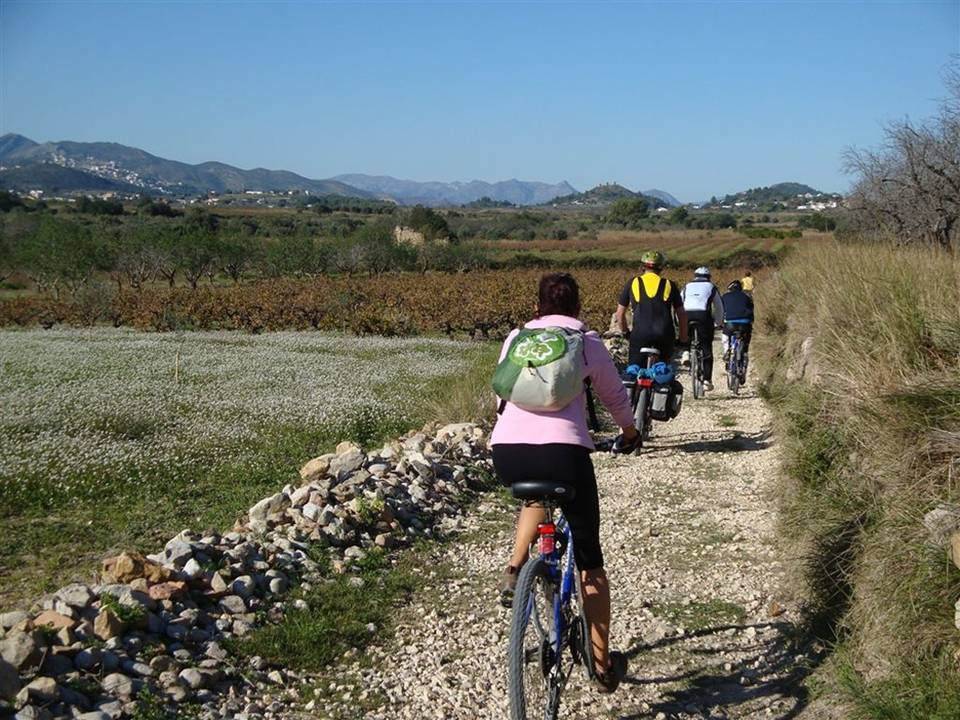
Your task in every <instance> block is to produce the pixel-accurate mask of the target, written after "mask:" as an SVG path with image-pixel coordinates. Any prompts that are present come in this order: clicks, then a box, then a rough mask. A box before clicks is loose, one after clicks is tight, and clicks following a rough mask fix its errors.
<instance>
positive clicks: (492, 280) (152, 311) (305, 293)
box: [0, 263, 765, 337]
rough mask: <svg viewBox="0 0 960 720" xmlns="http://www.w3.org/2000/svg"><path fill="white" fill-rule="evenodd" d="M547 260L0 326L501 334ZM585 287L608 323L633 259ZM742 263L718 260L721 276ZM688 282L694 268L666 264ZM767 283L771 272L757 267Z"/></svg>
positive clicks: (28, 317) (33, 308)
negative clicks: (538, 264)
mask: <svg viewBox="0 0 960 720" xmlns="http://www.w3.org/2000/svg"><path fill="white" fill-rule="evenodd" d="M543 272H544V270H543V269H532V268H531V269H525V270H519V269H515V270H498V271H488V270H484V271H476V272H471V273H424V274H420V273H391V274H384V275H379V276H357V277H330V276H320V277H316V278H310V279H300V280H296V279H284V280H263V281H257V282H248V283H242V284H240V285H236V286H233V287H219V286H212V287H211V286H207V285H204V286H200V287H199V288H197V289H196V290H191V289H189V288H175V289H172V290H171V289H166V288H154V289H149V290H148V289H144V290H142V291H140V292H133V291H124V292H122V293H114V294H112V295H111V296H110V297H109V298H101V299H99V300H97V301H96V302H93V303H91V302H88V299H87V298H86V297H85V296H83V295H81V296H80V297H79V298H77V299H75V298H71V297H69V296H66V295H65V296H63V298H62V299H61V300H55V299H54V298H52V297H49V296H34V297H29V298H16V299H11V300H7V301H4V302H0V326H25V327H31V326H37V325H41V326H44V327H53V326H57V325H61V324H65V325H91V324H97V323H101V324H102V323H109V324H111V325H115V326H132V327H136V328H142V329H153V330H161V331H167V330H193V329H201V330H213V329H228V330H246V331H250V332H260V331H269V330H282V329H298V330H303V329H317V330H339V331H349V332H353V333H355V334H358V335H372V334H379V335H399V336H406V335H418V334H425V335H431V334H446V335H449V336H460V337H462V336H464V335H467V334H469V335H471V336H475V335H477V334H479V335H480V336H484V337H487V336H489V337H501V336H504V335H506V333H507V332H509V330H510V329H511V328H513V327H515V326H516V324H517V323H520V322H524V321H526V320H527V319H529V318H530V316H531V314H532V311H533V307H534V304H535V301H536V289H537V283H538V281H539V278H540V276H541V275H542V274H543ZM572 272H573V273H574V275H575V277H576V278H577V280H578V282H579V283H580V287H581V302H582V304H583V311H582V316H583V318H584V319H585V320H586V321H587V322H588V324H589V325H590V326H591V327H593V328H597V329H600V330H605V329H606V328H607V326H608V323H609V320H610V316H611V315H612V313H613V311H614V309H615V307H616V301H617V296H618V294H619V291H620V289H621V288H622V287H623V284H624V283H625V282H627V280H629V279H630V277H632V276H633V274H634V273H635V272H636V266H635V265H631V264H629V263H623V266H622V267H620V268H602V269H595V268H577V269H573V270H572ZM742 272H743V271H742V269H739V268H732V269H721V270H718V271H717V272H716V273H715V274H714V281H715V282H717V283H718V284H720V285H722V284H724V283H726V282H727V281H728V280H730V279H733V278H738V277H740V276H741V275H742ZM665 274H666V275H667V277H670V278H671V279H674V280H677V281H680V282H681V283H682V282H685V281H687V280H689V279H690V273H689V271H683V270H668V271H667V272H666V273H665ZM755 275H756V276H757V280H758V282H759V283H763V282H764V277H765V271H762V270H761V271H759V272H757V273H755Z"/></svg>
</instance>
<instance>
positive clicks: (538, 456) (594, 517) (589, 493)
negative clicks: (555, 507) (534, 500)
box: [493, 443, 603, 570]
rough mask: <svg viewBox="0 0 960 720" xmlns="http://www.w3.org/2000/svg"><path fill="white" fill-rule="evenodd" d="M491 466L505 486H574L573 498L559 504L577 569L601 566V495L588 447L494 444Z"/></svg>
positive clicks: (559, 444)
mask: <svg viewBox="0 0 960 720" xmlns="http://www.w3.org/2000/svg"><path fill="white" fill-rule="evenodd" d="M493 466H494V468H496V471H497V476H498V477H499V478H500V482H502V483H503V484H504V485H507V486H509V485H512V484H513V483H515V482H518V481H521V480H547V481H553V482H559V483H563V484H564V485H570V486H572V487H574V488H575V489H576V493H577V494H576V496H575V497H574V499H573V500H571V501H568V502H562V503H560V509H561V510H563V516H564V517H565V518H566V519H567V522H568V523H569V524H570V530H571V531H572V532H573V551H574V557H575V558H576V561H577V568H578V569H580V570H597V569H599V568H602V567H603V551H602V550H601V549H600V498H599V497H598V495H597V476H596V475H595V474H594V472H593V462H592V461H591V460H590V450H588V449H587V448H585V447H583V446H582V445H565V444H561V443H551V444H549V445H527V444H511V445H494V446H493Z"/></svg>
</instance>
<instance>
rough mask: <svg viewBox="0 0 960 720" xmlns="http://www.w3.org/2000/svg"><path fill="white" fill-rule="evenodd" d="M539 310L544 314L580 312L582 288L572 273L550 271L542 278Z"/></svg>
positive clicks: (573, 315)
mask: <svg viewBox="0 0 960 720" xmlns="http://www.w3.org/2000/svg"><path fill="white" fill-rule="evenodd" d="M537 312H538V313H539V314H540V316H541V317H542V316H544V315H569V316H570V317H576V316H577V315H579V314H580V288H579V287H578V286H577V281H576V280H574V279H573V275H571V274H570V273H549V274H547V275H544V276H543V277H542V278H540V292H539V294H538V302H537Z"/></svg>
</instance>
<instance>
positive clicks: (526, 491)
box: [510, 480, 577, 502]
mask: <svg viewBox="0 0 960 720" xmlns="http://www.w3.org/2000/svg"><path fill="white" fill-rule="evenodd" d="M510 489H511V491H512V492H513V496H514V497H515V498H516V499H517V500H549V501H550V502H559V501H561V500H573V498H574V497H576V494H577V493H576V491H575V490H574V489H573V488H572V487H570V486H569V485H564V484H563V483H557V482H548V481H546V480H524V481H523V482H515V483H514V484H513V485H511V486H510Z"/></svg>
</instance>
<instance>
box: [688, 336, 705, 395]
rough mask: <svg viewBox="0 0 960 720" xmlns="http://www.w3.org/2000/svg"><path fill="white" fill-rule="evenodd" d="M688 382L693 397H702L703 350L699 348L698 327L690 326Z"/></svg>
mask: <svg viewBox="0 0 960 720" xmlns="http://www.w3.org/2000/svg"><path fill="white" fill-rule="evenodd" d="M690 380H691V385H693V397H694V399H695V400H699V399H700V398H702V397H703V394H704V391H703V380H704V378H703V348H701V347H700V327H699V326H698V325H697V324H696V323H691V324H690Z"/></svg>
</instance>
